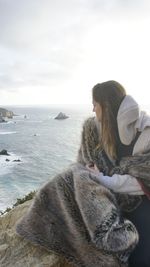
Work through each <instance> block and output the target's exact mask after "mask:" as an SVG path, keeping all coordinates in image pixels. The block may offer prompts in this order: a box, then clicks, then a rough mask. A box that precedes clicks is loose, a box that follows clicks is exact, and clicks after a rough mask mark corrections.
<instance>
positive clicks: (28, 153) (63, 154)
mask: <svg viewBox="0 0 150 267" xmlns="http://www.w3.org/2000/svg"><path fill="white" fill-rule="evenodd" d="M4 108H6V109H8V110H11V111H13V112H14V113H15V114H16V115H17V116H14V117H13V119H9V120H8V122H7V123H0V151H1V150H2V149H6V150H7V151H8V153H9V154H10V156H2V155H0V211H4V210H5V209H6V208H7V207H11V206H12V205H13V204H14V203H15V202H16V200H17V198H21V197H24V196H25V195H26V194H27V193H29V192H30V191H33V190H37V189H38V188H40V186H42V184H44V183H46V182H47V181H49V180H50V179H52V178H53V177H54V176H55V175H56V174H58V173H60V172H61V171H63V170H64V169H65V168H67V167H68V166H69V165H70V164H71V163H73V162H75V160H76V157H77V153H78V149H79V145H80V140H81V131H82V125H83V122H84V120H85V119H86V118H88V117H89V116H93V113H92V106H91V107H83V106H82V107H79V106H78V107H74V106H63V107H60V106H59V107H57V106H49V107H48V106H45V107H44V106H43V107H42V106H40V107H21V106H20V107H15V106H12V107H10V106H9V107H4ZM59 112H63V113H65V114H66V115H68V116H69V118H68V119H65V120H55V119H54V118H55V117H56V116H57V115H58V113H59ZM14 160H20V161H18V162H17V161H14Z"/></svg>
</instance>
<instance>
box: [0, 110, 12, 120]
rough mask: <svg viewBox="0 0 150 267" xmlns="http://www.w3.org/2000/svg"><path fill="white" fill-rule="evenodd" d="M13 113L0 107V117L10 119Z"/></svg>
mask: <svg viewBox="0 0 150 267" xmlns="http://www.w3.org/2000/svg"><path fill="white" fill-rule="evenodd" d="M14 115H15V114H14V113H13V112H12V111H10V110H7V109H5V108H0V116H1V117H6V118H9V119H12V118H13V116H14Z"/></svg>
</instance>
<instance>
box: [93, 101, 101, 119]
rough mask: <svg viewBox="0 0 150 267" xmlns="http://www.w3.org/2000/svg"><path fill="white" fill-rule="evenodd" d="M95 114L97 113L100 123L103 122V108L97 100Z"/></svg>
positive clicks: (94, 102) (94, 105)
mask: <svg viewBox="0 0 150 267" xmlns="http://www.w3.org/2000/svg"><path fill="white" fill-rule="evenodd" d="M93 112H95V114H96V117H97V119H98V121H101V120H102V107H101V105H100V104H99V103H98V102H96V101H95V100H93Z"/></svg>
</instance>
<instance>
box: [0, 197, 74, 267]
mask: <svg viewBox="0 0 150 267" xmlns="http://www.w3.org/2000/svg"><path fill="white" fill-rule="evenodd" d="M31 202H32V200H30V201H26V202H25V203H23V204H22V205H19V206H17V207H16V208H14V209H12V210H11V211H9V212H8V213H7V214H6V215H5V216H4V215H3V216H1V217H0V266H1V267H12V266H14V267H73V266H72V265H70V264H69V263H67V262H66V261H65V260H64V259H63V258H61V257H59V256H58V255H55V254H54V253H53V252H48V251H47V250H45V249H43V248H41V247H38V246H34V245H32V244H31V243H29V242H28V241H26V240H25V239H23V238H22V237H20V236H18V235H17V234H16V232H15V224H16V222H17V221H18V219H19V218H20V217H22V215H23V214H24V213H25V212H26V211H27V209H28V208H29V205H30V204H31ZM62 246H63V243H62Z"/></svg>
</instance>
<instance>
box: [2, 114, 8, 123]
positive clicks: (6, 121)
mask: <svg viewBox="0 0 150 267" xmlns="http://www.w3.org/2000/svg"><path fill="white" fill-rule="evenodd" d="M2 122H7V121H5V120H4V119H3V117H2V116H1V115H0V123H2Z"/></svg>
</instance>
